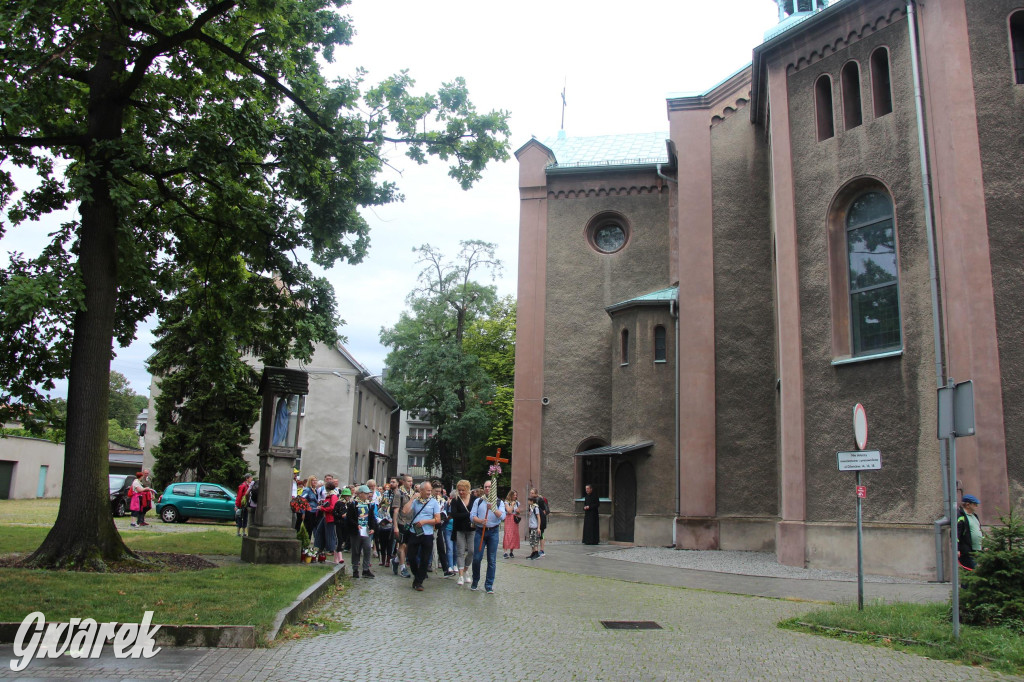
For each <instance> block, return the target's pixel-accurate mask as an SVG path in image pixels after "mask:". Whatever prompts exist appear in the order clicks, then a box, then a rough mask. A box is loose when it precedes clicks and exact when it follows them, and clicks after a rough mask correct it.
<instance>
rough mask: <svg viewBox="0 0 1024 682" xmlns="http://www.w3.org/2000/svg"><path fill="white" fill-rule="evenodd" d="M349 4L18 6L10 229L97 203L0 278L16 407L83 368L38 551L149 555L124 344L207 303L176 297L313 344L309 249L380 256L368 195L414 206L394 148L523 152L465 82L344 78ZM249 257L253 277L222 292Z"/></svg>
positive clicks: (463, 165) (0, 127)
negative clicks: (119, 506) (118, 370)
mask: <svg viewBox="0 0 1024 682" xmlns="http://www.w3.org/2000/svg"><path fill="white" fill-rule="evenodd" d="M344 4H345V2H343V0H192V1H186V0H5V2H3V3H0V207H2V208H3V210H4V212H5V217H6V221H5V224H4V225H3V228H2V229H4V230H11V229H18V226H19V225H21V224H23V223H26V222H30V221H38V220H43V219H46V218H47V216H49V215H50V214H52V213H54V212H57V211H63V210H67V209H72V210H77V216H75V217H73V218H72V219H67V220H64V221H63V222H60V223H59V224H56V225H53V226H52V231H51V234H50V239H49V242H48V243H47V245H46V246H45V247H43V248H42V249H41V251H40V252H39V253H34V254H22V253H12V254H10V257H9V262H8V264H7V266H6V267H4V268H3V269H2V270H0V418H3V417H4V416H5V415H6V414H7V412H5V411H9V410H12V409H25V406H28V407H29V408H31V409H33V410H42V409H43V408H44V407H45V402H46V401H45V397H44V396H43V393H44V392H45V391H47V390H50V389H52V388H53V380H54V379H57V378H62V377H67V379H68V414H67V439H66V449H65V468H64V482H63V488H62V496H61V506H60V510H59V512H58V515H57V519H56V522H55V523H54V526H53V528H52V530H51V531H50V533H49V534H48V535H47V537H46V539H45V540H44V542H43V544H42V545H41V546H40V547H39V549H38V550H36V552H35V553H34V554H33V555H32V556H31V557H29V559H28V563H29V564H30V565H36V566H86V567H91V568H94V569H98V570H102V569H103V568H105V566H106V563H107V562H110V561H121V560H129V561H130V560H134V559H135V557H134V555H133V554H132V553H131V552H130V551H129V550H128V549H127V548H126V547H125V545H124V543H123V542H122V541H121V538H120V536H119V535H118V533H117V530H116V528H115V527H114V525H113V523H112V521H111V519H110V513H109V505H108V503H107V482H106V480H105V479H106V473H107V438H106V435H107V419H108V401H107V398H108V390H109V387H108V378H109V372H110V358H111V353H112V341H113V339H115V338H116V339H117V341H118V342H119V343H120V344H121V345H127V344H128V343H130V342H131V340H132V339H133V338H134V335H135V329H136V325H137V324H138V323H139V321H141V320H143V319H145V318H146V317H147V316H148V315H150V314H151V313H153V312H154V311H156V312H159V313H161V314H162V315H164V317H163V319H165V320H170V322H171V323H172V324H173V323H175V321H176V320H175V319H174V318H173V317H167V315H171V316H173V315H175V314H177V315H181V316H183V317H184V316H187V315H192V314H195V309H194V308H185V309H174V308H173V306H169V305H168V302H169V301H173V300H174V299H175V298H176V296H178V295H179V294H181V293H182V291H184V290H185V288H187V287H190V286H196V283H197V282H198V283H199V284H198V285H199V286H204V287H206V288H217V287H221V286H223V288H224V291H225V292H226V293H228V294H229V295H228V296H227V298H228V299H229V300H230V303H229V304H228V305H230V306H231V307H232V308H236V309H237V311H241V312H239V314H238V317H237V318H236V319H237V321H238V323H239V324H244V323H245V321H246V320H248V321H253V320H258V321H259V324H260V325H262V327H261V329H263V330H264V331H265V332H266V335H271V334H276V338H277V343H278V344H281V345H284V346H290V348H289V350H288V352H291V353H294V354H298V355H302V354H308V353H310V352H311V350H312V349H311V346H309V345H308V344H309V343H311V342H310V339H312V338H314V337H315V336H316V335H317V334H319V333H320V332H322V330H324V329H325V328H331V327H332V323H333V319H332V317H333V307H334V303H333V296H332V293H331V291H330V288H329V287H328V286H325V284H324V282H322V280H320V279H318V278H317V277H315V276H314V275H313V273H312V272H311V270H310V268H309V266H308V265H307V263H306V261H307V260H312V261H313V262H315V263H317V264H319V265H321V266H325V267H327V266H330V265H332V264H334V263H337V262H340V261H350V262H355V261H358V260H359V258H360V257H361V256H362V254H363V253H365V251H366V248H367V246H368V239H369V238H368V232H367V225H366V223H365V221H364V220H363V219H362V218H361V217H360V214H359V211H358V209H359V208H360V207H362V206H373V205H380V204H384V203H387V202H390V201H394V200H396V199H399V198H400V195H399V194H398V190H397V188H396V186H395V185H394V184H393V183H391V182H383V181H381V180H380V179H379V178H378V173H379V172H380V171H381V170H382V168H383V167H384V164H385V163H386V153H387V152H390V151H391V150H393V149H394V148H395V145H402V148H403V149H404V151H405V153H406V154H407V155H408V156H409V157H410V158H412V159H413V160H414V161H415V162H417V163H421V162H425V161H426V160H427V159H428V157H430V156H435V157H439V158H441V159H444V160H446V161H448V162H449V167H450V170H449V173H450V175H451V176H452V177H453V178H455V179H456V180H457V181H458V182H459V183H461V184H462V185H463V186H464V187H468V186H469V185H471V184H472V183H473V182H474V181H475V180H476V179H477V178H478V177H479V176H480V173H481V172H482V170H483V168H484V167H485V165H486V164H487V162H488V161H489V160H492V159H502V160H503V159H505V158H507V154H508V152H507V134H508V128H507V122H506V119H507V114H505V113H504V112H500V111H497V112H489V113H479V112H477V110H476V109H475V107H474V106H473V105H472V103H471V102H470V100H469V97H468V94H467V91H466V87H465V84H464V83H463V82H462V81H461V80H458V79H457V80H454V81H453V82H451V83H449V84H446V85H443V86H442V87H441V88H439V89H438V91H437V92H436V93H434V94H414V93H413V86H414V83H413V81H412V79H411V78H410V76H409V75H408V74H407V73H405V72H403V73H399V74H396V75H395V76H392V77H390V78H388V79H386V80H385V81H384V82H382V83H380V84H379V85H375V86H369V85H367V84H365V83H364V77H365V74H364V72H362V71H361V70H359V69H355V68H350V69H348V70H349V72H350V74H351V75H348V76H346V77H339V78H335V79H333V80H332V79H329V78H328V76H327V75H326V74H325V70H326V66H325V65H326V64H328V63H330V62H333V61H334V59H335V57H336V49H337V48H338V47H340V46H342V45H345V44H346V43H348V42H349V40H350V38H351V37H352V34H353V28H352V26H351V24H350V22H349V21H348V19H347V18H345V17H344V16H343V15H342V14H340V12H339V10H340V8H341V7H342V6H343V5H344ZM381 47H382V49H384V47H385V46H381ZM26 171H27V172H28V174H29V175H31V174H32V173H34V175H35V177H34V179H33V180H32V181H26V180H25V179H24V176H25V174H26ZM2 236H3V233H0V237H2ZM232 258H234V259H237V261H236V265H237V270H238V271H239V272H240V273H241V274H238V276H237V277H238V279H243V280H244V284H241V285H240V284H237V281H236V280H232V279H231V278H227V280H226V283H224V284H223V285H222V281H221V279H222V277H223V276H224V270H225V269H226V268H224V266H223V263H224V261H225V260H229V259H232ZM195 300H198V299H195ZM218 305H223V303H218ZM165 307H166V310H165ZM183 317H182V319H183ZM179 321H180V320H179ZM297 329H298V330H299V333H297V334H296V330H297ZM197 331H199V330H198V329H197ZM264 338H265V337H264ZM293 339H299V340H298V341H294V340H293ZM257 342H259V339H257ZM198 343H199V345H202V343H203V342H202V341H201V340H200V341H199V342H198ZM303 343H306V344H307V346H306V347H302V344H303ZM257 345H258V343H257Z"/></svg>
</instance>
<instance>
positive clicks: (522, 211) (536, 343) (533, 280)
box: [511, 142, 551, 498]
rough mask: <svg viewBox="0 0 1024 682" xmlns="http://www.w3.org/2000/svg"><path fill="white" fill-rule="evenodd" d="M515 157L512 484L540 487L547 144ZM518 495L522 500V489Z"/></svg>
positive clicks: (528, 148)
mask: <svg viewBox="0 0 1024 682" xmlns="http://www.w3.org/2000/svg"><path fill="white" fill-rule="evenodd" d="M516 158H517V159H518V160H519V201H520V204H519V283H518V292H517V318H516V370H515V396H514V399H513V408H512V458H511V459H512V462H511V466H512V487H513V488H514V489H515V490H519V491H527V490H528V489H529V488H530V487H536V488H540V487H541V457H540V456H541V421H542V414H541V410H542V409H543V406H542V405H541V398H542V397H543V392H544V295H545V287H546V279H547V269H546V260H547V177H546V173H545V170H544V169H545V167H546V166H547V164H548V162H549V161H550V160H551V157H550V152H549V151H548V150H547V148H546V147H544V146H543V145H541V144H539V143H537V142H529V143H527V144H526V145H525V146H524V147H523V148H522V149H520V150H519V151H518V152H516ZM520 494H521V496H523V497H524V498H525V495H524V494H523V493H520Z"/></svg>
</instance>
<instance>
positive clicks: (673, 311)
mask: <svg viewBox="0 0 1024 682" xmlns="http://www.w3.org/2000/svg"><path fill="white" fill-rule="evenodd" d="M677 286H678V285H677ZM678 297H679V290H678V289H676V298H678ZM668 314H669V315H671V316H672V317H673V318H674V320H675V327H676V336H675V341H676V343H675V346H676V362H675V375H676V409H675V421H676V430H675V434H676V437H675V456H676V506H675V513H674V514H673V516H672V547H673V548H676V547H677V546H678V545H677V544H676V541H677V537H676V534H677V532H678V529H679V502H680V498H681V496H682V491H681V490H680V488H679V454H680V448H679V441H680V434H679V307H678V306H677V305H676V299H672V300H671V301H669V303H668Z"/></svg>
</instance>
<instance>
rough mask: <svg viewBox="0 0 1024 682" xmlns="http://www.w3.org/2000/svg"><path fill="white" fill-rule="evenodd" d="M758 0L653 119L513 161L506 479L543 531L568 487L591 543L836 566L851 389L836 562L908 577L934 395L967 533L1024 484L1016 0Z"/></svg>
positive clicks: (926, 543) (918, 555) (930, 571)
mask: <svg viewBox="0 0 1024 682" xmlns="http://www.w3.org/2000/svg"><path fill="white" fill-rule="evenodd" d="M778 3H779V5H780V11H779V18H780V23H779V25H778V26H777V27H775V28H773V29H772V30H771V31H769V33H768V34H767V35H766V37H765V40H764V42H763V43H762V44H761V45H759V46H757V47H755V48H754V49H753V54H752V60H751V65H750V66H749V67H747V68H745V69H743V70H741V71H740V72H738V73H736V74H734V75H733V76H731V77H730V78H728V79H727V80H725V81H724V82H722V83H721V84H719V85H718V86H716V87H714V88H713V89H711V90H710V91H708V92H706V93H703V94H701V95H697V96H686V97H670V98H669V99H668V100H667V119H668V126H667V127H668V131H667V132H660V133H642V134H628V135H607V136H598V137H587V138H578V137H572V136H568V135H565V134H564V133H561V134H559V135H558V136H557V137H555V138H553V139H550V140H547V141H544V142H541V141H539V140H536V139H534V140H530V141H529V142H527V143H526V144H525V145H523V146H522V147H521V148H520V149H519V150H518V151H517V152H516V157H517V159H518V161H519V191H520V244H519V284H518V287H519V289H518V329H517V337H516V376H515V391H516V392H515V408H514V427H513V428H514V435H513V444H512V485H513V487H514V488H516V489H518V490H520V491H523V490H525V489H528V488H530V487H537V488H539V489H540V490H541V492H542V493H543V494H544V495H545V497H546V498H547V499H548V501H549V503H550V506H551V512H552V514H551V517H550V520H549V530H548V537H549V538H551V539H556V540H558V539H577V540H578V539H579V537H580V532H581V528H582V507H581V498H582V496H583V488H584V486H585V485H586V484H592V485H594V487H595V489H596V491H597V492H598V494H599V495H600V496H601V497H602V498H603V500H604V501H603V503H602V523H601V535H602V539H605V540H612V541H621V542H632V543H636V544H640V545H672V544H674V545H675V546H677V547H679V548H683V549H723V550H756V551H771V552H774V553H776V555H777V556H778V558H779V561H780V562H782V563H784V564H788V565H794V566H808V567H818V568H841V569H850V568H852V567H854V566H855V565H856V562H855V557H856V541H855V528H856V526H855V518H856V516H855V514H856V511H855V510H856V495H855V489H854V474H853V473H850V472H845V471H839V470H838V466H837V452H839V451H847V450H856V449H857V446H856V445H855V444H854V431H853V408H854V406H855V405H856V404H858V403H860V404H862V405H863V406H864V408H865V410H866V414H867V417H868V423H869V432H868V441H867V445H866V448H867V449H870V450H878V451H880V453H881V462H882V468H881V469H880V470H875V471H867V472H864V473H863V474H862V479H863V480H862V483H864V484H865V485H866V487H867V498H866V499H865V500H864V519H865V540H864V547H865V567H866V569H867V570H868V572H872V573H887V574H898V575H909V576H918V577H926V578H933V577H935V575H936V572H937V561H938V558H939V557H938V553H937V549H936V548H937V538H938V537H939V534H940V533H941V532H942V527H941V524H940V523H937V522H939V521H940V520H941V519H942V518H943V517H944V515H945V514H946V513H947V507H946V504H947V502H946V499H947V498H946V495H948V493H947V492H946V491H947V490H948V486H946V485H945V482H944V479H945V475H944V473H943V471H944V470H943V466H942V460H943V458H944V457H945V454H946V448H945V447H944V446H943V445H942V443H941V442H940V441H939V440H938V438H937V434H936V428H937V427H936V423H937V393H936V390H937V387H939V386H944V385H946V383H947V381H949V380H950V379H952V380H954V381H956V382H960V381H964V380H972V381H973V386H974V398H975V422H976V432H975V434H974V435H973V436H969V437H962V438H959V439H957V442H956V454H957V460H958V466H957V472H956V477H957V479H958V480H960V481H962V486H963V492H967V493H972V494H974V495H976V496H977V497H979V498H980V499H981V502H982V504H981V508H980V510H981V517H982V521H983V523H985V524H991V523H995V522H998V517H999V515H1000V514H1003V513H1005V512H1007V511H1008V510H1009V509H1010V506H1011V504H1015V505H1019V504H1021V502H1022V501H1024V449H1022V448H1021V447H1020V443H1022V442H1024V339H1022V334H1024V332H1022V330H1024V265H1022V262H1024V225H1022V216H1024V0H930V1H929V2H927V3H922V2H914V1H913V0H838V1H833V2H831V3H829V4H828V5H827V6H826V3H825V1H824V0H778ZM1015 443H1016V444H1017V445H1014V444H1015ZM947 560H948V559H947Z"/></svg>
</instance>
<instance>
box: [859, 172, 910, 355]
mask: <svg viewBox="0 0 1024 682" xmlns="http://www.w3.org/2000/svg"><path fill="white" fill-rule="evenodd" d="M846 253H847V270H848V273H849V285H850V321H851V327H852V339H851V341H852V343H851V350H852V353H853V355H865V354H870V353H878V352H884V351H887V350H893V349H897V348H899V347H900V345H901V335H900V302H899V277H898V265H897V259H896V228H895V225H894V223H893V210H892V200H891V199H890V198H889V197H888V196H887V195H885V194H883V193H882V192H877V191H872V192H865V193H863V194H861V195H859V196H858V197H857V198H855V199H854V200H853V203H851V204H850V208H849V209H848V210H847V213H846Z"/></svg>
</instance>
